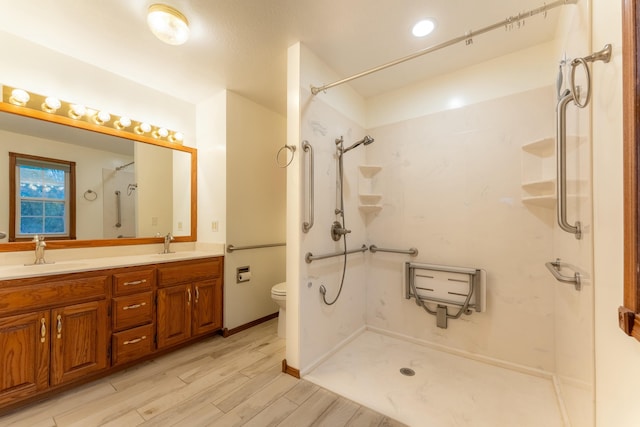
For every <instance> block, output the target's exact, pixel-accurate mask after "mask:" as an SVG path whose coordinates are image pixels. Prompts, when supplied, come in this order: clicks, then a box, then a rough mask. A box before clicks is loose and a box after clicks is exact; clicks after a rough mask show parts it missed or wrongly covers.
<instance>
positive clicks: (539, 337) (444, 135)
mask: <svg viewBox="0 0 640 427" xmlns="http://www.w3.org/2000/svg"><path fill="white" fill-rule="evenodd" d="M554 110H555V97H554V91H553V89H552V88H551V87H544V88H541V89H536V90H530V91H527V92H523V93H520V94H516V95H512V96H507V97H503V98H499V99H495V100H491V101H487V102H482V103H479V104H475V105H471V106H468V107H464V108H459V109H454V110H449V111H444V112H440V113H436V114H431V115H428V116H424V117H420V118H416V119H411V120H406V121H403V122H400V123H396V124H393V125H388V126H383V127H379V128H376V129H371V130H370V133H371V134H372V136H373V137H375V138H376V143H375V144H373V145H371V146H370V147H368V150H367V156H368V158H367V160H368V162H369V163H371V164H378V165H381V166H382V170H381V172H380V173H379V174H378V175H377V176H376V180H375V182H374V186H375V187H376V192H379V193H382V195H383V205H384V206H383V209H382V210H381V211H380V212H379V213H378V214H369V215H368V216H366V217H365V220H366V221H367V224H368V225H367V232H368V238H369V240H370V242H371V243H373V244H376V245H378V246H380V247H391V248H409V247H417V248H418V249H419V251H420V253H419V255H418V256H417V257H416V258H411V260H413V261H417V262H425V263H433V264H444V265H453V266H463V267H476V268H482V269H485V270H486V271H487V282H488V284H487V311H486V312H485V313H473V314H472V315H470V316H466V315H463V316H462V317H461V318H460V319H458V320H450V321H449V327H448V329H440V328H437V327H436V321H435V317H434V316H431V315H428V314H427V313H425V312H424V311H423V310H422V308H420V307H418V306H416V304H415V303H414V301H413V300H406V299H405V298H404V290H403V263H404V262H405V261H407V260H409V259H410V258H409V257H406V256H401V255H393V254H381V253H377V254H375V255H370V264H369V273H368V275H367V324H368V325H371V326H373V327H376V328H381V329H384V330H388V331H392V332H394V333H397V334H401V335H406V336H409V337H412V338H416V339H421V340H425V341H429V342H433V343H437V344H442V345H445V346H448V347H452V348H455V349H458V350H462V351H466V352H470V353H476V354H480V355H483V356H487V357H491V358H496V359H500V360H503V361H508V362H511V363H515V364H519V365H524V366H527V367H531V368H537V369H542V370H545V371H550V372H553V371H554V368H555V366H554V365H555V355H554V351H555V347H554V345H555V344H554V292H555V287H556V286H557V285H556V283H555V281H554V279H553V278H552V277H551V275H550V274H549V272H548V271H547V270H546V268H545V265H544V264H545V262H547V261H549V260H550V259H551V258H550V257H551V256H552V229H553V221H554V218H555V217H554V211H553V209H550V208H543V207H535V206H525V205H524V204H523V203H522V202H521V195H522V189H521V179H522V171H521V157H522V149H521V147H522V145H524V144H527V143H530V142H534V141H536V140H540V139H544V138H549V137H553V135H554ZM391 231H392V232H391Z"/></svg>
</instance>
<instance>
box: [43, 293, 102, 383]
mask: <svg viewBox="0 0 640 427" xmlns="http://www.w3.org/2000/svg"><path fill="white" fill-rule="evenodd" d="M107 325H108V322H107V301H104V300H102V301H91V302H87V303H84V304H76V305H71V306H66V307H60V308H55V309H53V310H51V333H50V336H51V380H50V381H51V385H52V386H54V385H59V384H64V383H67V382H70V381H73V380H76V379H78V378H80V377H84V376H86V375H88V374H90V373H93V372H96V371H101V370H103V369H105V368H106V367H107V360H108V359H107V329H108V328H107Z"/></svg>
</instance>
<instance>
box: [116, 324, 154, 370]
mask: <svg viewBox="0 0 640 427" xmlns="http://www.w3.org/2000/svg"><path fill="white" fill-rule="evenodd" d="M112 346H113V356H112V364H113V365H118V364H120V363H125V362H129V361H131V360H135V359H139V358H141V357H144V356H146V355H147V354H149V353H151V352H153V325H145V326H140V327H138V328H134V329H128V330H126V331H122V332H117V333H115V334H113V335H112Z"/></svg>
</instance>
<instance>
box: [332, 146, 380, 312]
mask: <svg viewBox="0 0 640 427" xmlns="http://www.w3.org/2000/svg"><path fill="white" fill-rule="evenodd" d="M373 141H374V139H373V138H372V137H371V136H369V135H365V136H364V138H362V139H361V140H359V141H356V142H354V143H353V144H351V145H350V146H349V147H347V148H344V138H343V137H340V138H336V156H337V159H338V173H337V174H336V208H335V211H334V213H335V215H336V219H335V221H334V222H333V224H331V238H332V239H333V240H334V241H336V242H338V241H340V239H342V240H343V242H344V262H343V266H342V278H341V279H340V287H339V288H338V294H337V295H336V297H335V298H334V299H333V301H327V288H326V287H325V286H324V285H320V294H321V295H322V301H324V303H325V304H326V305H333V304H335V303H336V301H338V298H340V293H342V286H343V285H344V276H345V273H346V270H347V234H349V233H351V230H349V229H348V228H347V226H346V223H345V219H344V161H343V157H344V154H345V153H347V152H349V151H351V150H353V149H354V148H357V147H359V146H360V145H369V144H371V143H372V142H373Z"/></svg>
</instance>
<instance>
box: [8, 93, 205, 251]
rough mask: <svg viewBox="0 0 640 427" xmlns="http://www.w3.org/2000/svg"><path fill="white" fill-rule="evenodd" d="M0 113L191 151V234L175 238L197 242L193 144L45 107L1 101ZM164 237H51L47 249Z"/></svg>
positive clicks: (18, 246) (24, 245) (12, 246)
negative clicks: (122, 128) (20, 105)
mask: <svg viewBox="0 0 640 427" xmlns="http://www.w3.org/2000/svg"><path fill="white" fill-rule="evenodd" d="M0 113H9V114H16V115H19V116H23V117H30V118H33V119H36V120H43V121H46V122H50V123H56V124H60V125H65V126H70V127H74V128H78V129H84V130H87V131H90V132H97V133H101V134H106V135H111V136H116V137H119V138H124V139H128V140H131V141H136V142H142V143H145V144H151V145H156V146H159V147H164V148H169V149H172V150H178V151H183V152H186V153H189V154H191V227H190V234H189V235H188V236H175V238H174V242H195V241H196V239H197V228H198V223H197V220H198V211H197V209H198V208H197V206H198V187H197V184H198V183H197V176H198V170H197V167H198V151H197V150H196V149H195V148H192V147H186V146H184V145H181V144H173V143H170V142H165V141H162V140H157V139H154V138H151V137H148V136H144V135H137V134H134V133H129V132H124V131H121V130H118V129H114V128H109V127H106V126H99V125H96V124H93V123H89V122H85V121H80V120H74V119H71V118H68V117H64V116H58V115H54V114H49V113H46V112H43V111H38V110H32V109H30V108H24V107H19V106H15V105H13V104H9V103H6V102H0ZM163 241H164V238H163V237H135V238H123V239H94V240H48V241H47V250H49V249H69V248H96V247H103V246H128V245H147V244H153V243H162V242H163ZM29 250H33V243H32V242H2V243H0V252H17V251H29Z"/></svg>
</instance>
